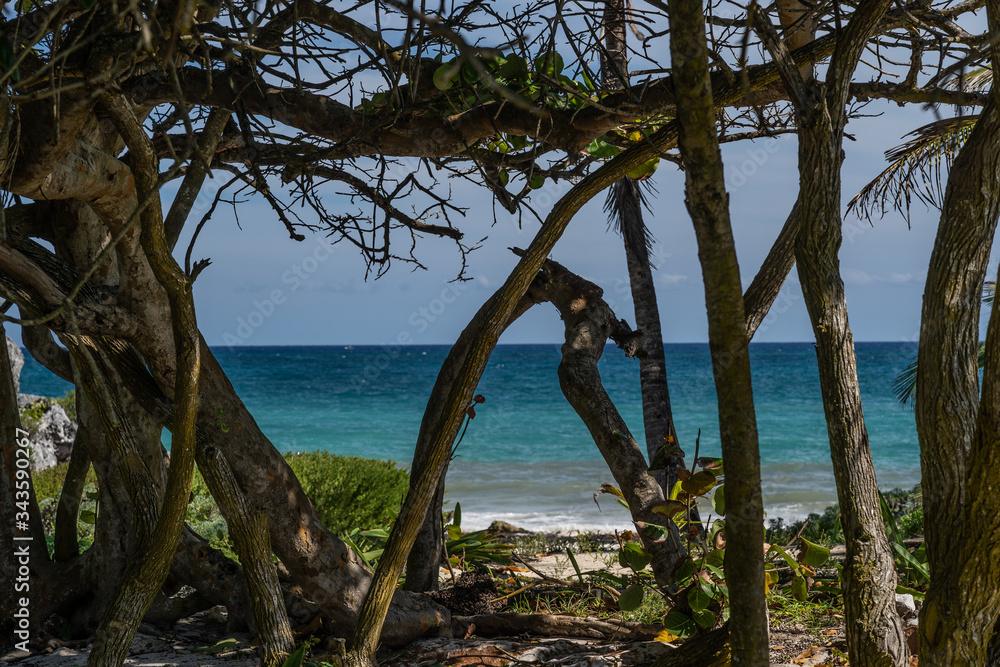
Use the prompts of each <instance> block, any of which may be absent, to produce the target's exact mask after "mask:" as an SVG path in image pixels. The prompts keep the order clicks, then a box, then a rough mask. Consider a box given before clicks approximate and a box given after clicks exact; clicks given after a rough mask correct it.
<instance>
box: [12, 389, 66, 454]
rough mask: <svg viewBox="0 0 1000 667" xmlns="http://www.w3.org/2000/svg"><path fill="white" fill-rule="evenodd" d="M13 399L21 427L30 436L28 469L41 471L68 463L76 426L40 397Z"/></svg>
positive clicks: (61, 409)
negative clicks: (19, 410)
mask: <svg viewBox="0 0 1000 667" xmlns="http://www.w3.org/2000/svg"><path fill="white" fill-rule="evenodd" d="M17 399H18V400H17V403H18V408H20V409H21V410H22V418H21V419H22V426H23V427H24V428H25V429H27V430H28V431H29V432H30V433H31V435H30V436H29V440H30V441H31V469H32V470H35V471H39V470H45V469H46V468H51V467H53V466H54V465H56V464H57V463H60V462H63V461H68V460H69V455H70V452H72V451H73V441H74V440H75V439H76V429H77V426H76V423H75V422H74V421H72V420H71V419H70V418H69V416H68V415H67V414H66V411H65V410H64V409H63V407H62V406H61V405H59V404H58V403H55V402H53V401H52V400H51V399H48V398H44V397H42V396H31V395H27V394H21V395H20V396H18V397H17Z"/></svg>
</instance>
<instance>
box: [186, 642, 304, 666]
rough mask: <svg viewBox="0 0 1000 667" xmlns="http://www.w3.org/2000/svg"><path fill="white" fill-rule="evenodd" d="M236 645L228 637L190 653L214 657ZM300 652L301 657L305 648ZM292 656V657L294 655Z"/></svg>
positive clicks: (232, 648)
mask: <svg viewBox="0 0 1000 667" xmlns="http://www.w3.org/2000/svg"><path fill="white" fill-rule="evenodd" d="M236 645H237V641H236V640H235V639H233V638H232V637H230V638H228V639H223V640H221V641H218V642H216V643H214V644H212V645H211V646H202V647H200V648H196V649H192V650H191V652H192V653H208V654H210V655H215V654H216V653H222V652H223V651H232V650H234V649H235V648H236ZM300 650H301V651H303V655H305V647H302V648H301V649H300ZM292 655H294V653H293V654H292ZM289 660H291V658H289ZM292 664H294V665H301V664H302V660H301V659H300V660H299V662H297V663H292ZM285 665H288V662H287V661H286V662H285Z"/></svg>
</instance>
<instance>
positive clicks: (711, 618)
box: [691, 609, 715, 629]
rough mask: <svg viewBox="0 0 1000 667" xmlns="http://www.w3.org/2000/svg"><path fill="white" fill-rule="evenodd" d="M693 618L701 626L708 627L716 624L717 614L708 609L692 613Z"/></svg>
mask: <svg viewBox="0 0 1000 667" xmlns="http://www.w3.org/2000/svg"><path fill="white" fill-rule="evenodd" d="M691 618H692V619H693V620H694V622H695V623H697V624H698V625H700V626H701V627H703V628H705V629H708V628H710V627H712V626H713V625H715V614H713V613H712V612H710V611H709V610H707V609H702V610H701V611H696V612H693V613H692V614H691Z"/></svg>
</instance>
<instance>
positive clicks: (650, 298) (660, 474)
mask: <svg viewBox="0 0 1000 667" xmlns="http://www.w3.org/2000/svg"><path fill="white" fill-rule="evenodd" d="M643 203H644V202H643V196H642V191H641V190H640V185H639V182H638V181H636V180H635V179H632V178H628V177H626V178H623V179H621V180H620V181H618V182H617V183H615V184H614V185H612V186H611V189H610V190H609V191H608V200H607V203H606V204H605V206H604V209H605V211H608V212H610V213H611V214H612V215H614V216H615V217H616V218H617V222H618V229H619V231H620V232H621V235H622V239H623V240H624V242H625V259H626V262H627V264H628V278H629V286H630V287H631V290H632V303H633V304H634V306H635V328H636V329H638V330H639V331H641V332H642V339H641V340H640V341H639V346H640V349H639V353H638V355H637V356H638V357H639V387H640V390H641V393H642V421H643V427H644V431H645V436H646V455H647V456H648V457H649V461H650V464H653V463H654V462H655V461H656V460H657V454H658V453H659V452H660V450H661V449H662V448H664V447H666V448H667V450H668V451H669V450H672V449H674V448H675V447H677V448H679V447H680V443H679V442H678V440H677V431H676V430H675V428H674V421H673V414H672V411H671V409H670V390H669V388H668V385H667V360H666V354H665V353H664V350H663V332H662V331H661V329H660V309H659V306H658V305H657V303H656V286H655V285H654V283H653V274H652V266H651V265H650V261H649V230H648V229H647V227H646V224H645V222H644V221H643V219H642V206H643ZM661 463H664V464H666V468H657V469H656V472H655V475H656V481H657V482H658V483H659V484H660V486H661V487H662V488H663V491H664V495H667V494H669V493H670V489H672V488H673V485H674V483H675V482H676V481H677V469H678V468H682V467H684V457H683V455H676V456H669V457H667V459H666V460H662V459H661Z"/></svg>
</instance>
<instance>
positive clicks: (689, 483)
mask: <svg viewBox="0 0 1000 667" xmlns="http://www.w3.org/2000/svg"><path fill="white" fill-rule="evenodd" d="M718 482H719V480H718V478H717V477H716V476H715V475H714V474H713V473H711V472H709V471H708V470H699V471H698V472H696V473H695V474H693V475H691V477H689V478H688V479H686V480H684V481H683V482H681V489H682V490H684V491H685V492H686V493H690V494H691V495H692V496H703V495H705V494H706V493H707V492H708V491H709V490H710V489H711V488H712V487H713V486H715V485H716V484H718Z"/></svg>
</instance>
